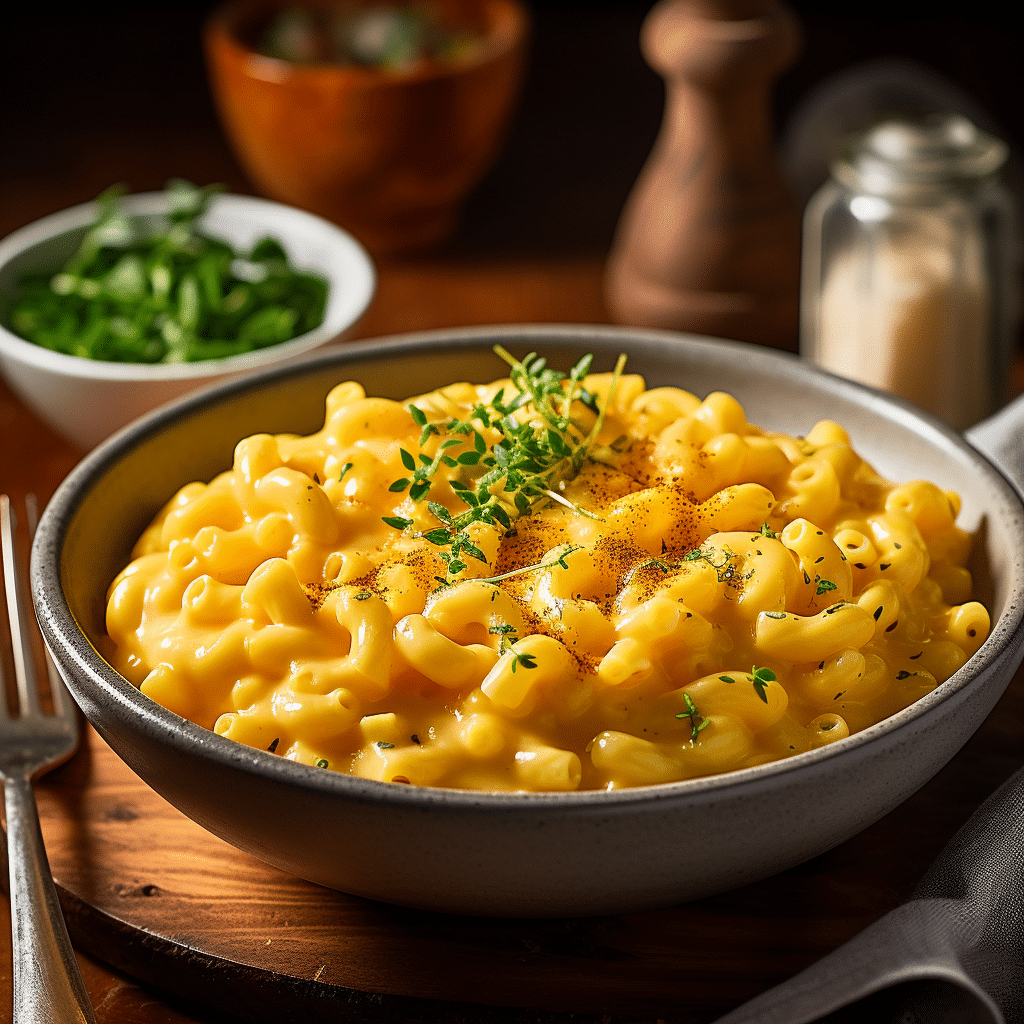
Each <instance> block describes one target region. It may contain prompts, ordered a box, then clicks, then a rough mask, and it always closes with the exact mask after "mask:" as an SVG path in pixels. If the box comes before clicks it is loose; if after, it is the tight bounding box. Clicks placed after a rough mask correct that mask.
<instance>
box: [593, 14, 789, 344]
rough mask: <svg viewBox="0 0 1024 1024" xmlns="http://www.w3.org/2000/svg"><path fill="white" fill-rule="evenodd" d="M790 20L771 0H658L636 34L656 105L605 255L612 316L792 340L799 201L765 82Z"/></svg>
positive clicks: (778, 63) (783, 51) (746, 337)
mask: <svg viewBox="0 0 1024 1024" xmlns="http://www.w3.org/2000/svg"><path fill="white" fill-rule="evenodd" d="M799 40H800V30H799V26H798V23H797V21H796V18H795V17H794V16H793V14H792V13H791V12H790V11H789V10H788V9H787V8H786V7H785V6H784V5H783V4H782V3H781V2H780V0H662V2H661V3H659V4H658V5H657V6H655V7H654V9H653V10H652V11H651V13H650V14H649V15H648V16H647V19H646V20H645V22H644V25H643V29H642V32H641V47H642V49H643V53H644V57H645V58H646V60H647V62H648V63H649V64H650V65H651V67H653V68H654V69H655V70H656V71H657V72H658V73H659V74H660V75H662V76H663V77H664V78H665V85H666V100H665V115H664V121H663V124H662V127H661V133H660V135H659V137H658V140H657V142H656V143H655V146H654V149H653V151H652V152H651V156H650V157H649V159H648V161H647V165H646V166H645V167H644V169H643V171H642V173H641V175H640V177H639V178H638V180H637V182H636V185H635V186H634V188H633V192H632V194H631V196H630V197H629V200H628V202H627V203H626V207H625V209H624V210H623V214H622V218H621V220H620V222H619V227H618V233H617V236H616V240H615V243H614V246H613V248H612V253H611V256H610V258H609V263H608V273H607V282H606V293H607V300H608V306H609V310H610V311H611V313H612V315H613V316H614V317H615V319H617V320H618V321H619V322H621V323H628V324H637V325H641V326H645V327H666V328H674V329H677V330H685V331H693V332H695V333H700V334H710V335H715V336H718V337H724V338H736V339H739V340H742V341H752V342H758V343H761V344H765V345H772V346H774V347H776V348H786V349H790V350H794V351H795V349H796V347H797V324H798V319H799V308H798V307H799V278H800V213H799V211H798V210H797V208H796V206H795V205H794V203H793V201H792V199H791V198H790V196H789V192H788V189H787V187H786V184H785V182H784V181H783V178H782V174H781V172H780V170H779V168H778V166H777V163H776V160H775V156H774V151H773V145H772V138H771V115H770V104H769V93H770V89H771V84H772V81H773V79H774V78H775V77H776V76H777V75H778V74H779V73H780V72H781V71H782V70H783V68H785V67H786V66H787V65H788V64H789V63H790V62H791V61H792V59H793V58H794V57H795V56H796V53H797V50H798V48H799Z"/></svg>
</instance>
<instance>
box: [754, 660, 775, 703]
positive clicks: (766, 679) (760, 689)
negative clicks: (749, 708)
mask: <svg viewBox="0 0 1024 1024" xmlns="http://www.w3.org/2000/svg"><path fill="white" fill-rule="evenodd" d="M776 678H777V677H776V675H775V673H774V672H773V671H772V670H771V669H770V668H752V669H751V670H750V681H751V682H752V683H753V684H754V689H755V690H756V691H757V695H758V697H760V698H761V700H763V701H764V702H765V704H767V703H768V694H767V693H765V686H766V685H767V684H768V683H774V682H775V680H776Z"/></svg>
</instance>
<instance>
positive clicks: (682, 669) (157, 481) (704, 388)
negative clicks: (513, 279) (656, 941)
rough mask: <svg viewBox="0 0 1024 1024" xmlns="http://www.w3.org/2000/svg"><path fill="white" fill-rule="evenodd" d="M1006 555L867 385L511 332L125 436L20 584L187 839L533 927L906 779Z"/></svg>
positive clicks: (822, 824) (854, 805)
mask: <svg viewBox="0 0 1024 1024" xmlns="http://www.w3.org/2000/svg"><path fill="white" fill-rule="evenodd" d="M1013 416H1015V417H1016V418H1017V419H1019V418H1020V412H1019V410H1018V411H1016V412H1014V413H1012V414H1011V418H1012V417H1013ZM1006 429H1008V428H1005V427H1003V426H998V425H997V426H996V427H995V428H993V427H991V425H990V426H988V427H982V428H981V429H979V430H978V432H977V433H976V434H975V435H972V438H973V439H974V440H976V441H982V442H985V443H986V444H988V445H989V446H990V447H994V448H997V447H998V444H999V436H1001V435H1002V434H1005V432H1006ZM1022 538H1024V513H1022V507H1021V502H1020V498H1019V496H1018V493H1017V491H1015V489H1014V487H1013V485H1011V484H1010V483H1009V482H1008V481H1007V480H1006V478H1005V477H1004V476H1003V475H1002V474H1001V473H1000V472H999V471H998V470H997V469H995V468H994V467H993V465H992V464H991V463H990V462H989V461H988V460H987V459H986V458H984V457H983V456H982V455H980V454H979V453H978V451H977V450H976V449H975V448H973V447H972V446H971V444H969V443H968V442H967V441H966V440H964V439H963V438H961V437H960V436H959V435H956V434H954V433H952V432H951V431H949V430H948V429H947V428H946V427H944V426H943V425H941V424H939V423H938V422H936V421H934V420H932V419H929V418H927V417H925V416H924V415H922V414H918V413H917V412H915V411H914V410H913V409H912V408H911V407H909V406H908V405H906V404H904V403H902V402H900V401H898V400H893V399H890V398H888V397H885V396H883V395H881V394H879V393H877V392H874V391H871V390H868V389H865V388H863V387H860V386H858V385H855V384H852V383H849V382H846V381H842V380H839V379H837V378H834V377H832V376H830V375H828V374H825V373H823V372H821V371H817V370H815V369H813V368H811V367H809V366H807V365H805V364H803V363H801V362H799V361H798V360H796V359H795V358H793V357H790V356H787V355H784V354H780V353H775V352H770V351H766V350H761V349H755V348H751V347H747V346H742V345H739V344H737V343H732V342H724V341H718V340H711V339H701V338H695V337H689V336H682V335H678V334H672V333H667V332H650V331H635V330H629V329H621V328H600V327H510V328H496V329H477V330H463V331H446V332H436V333H431V334H425V335H418V336H409V337H405V338H397V339H389V340H385V341H378V342H374V343H363V344H356V345H350V346H348V347H346V348H344V349H342V350H338V351H334V352H330V353H325V354H322V355H318V356H315V357H310V358H307V359H305V360H304V361H303V362H301V363H298V364H295V365H291V366H287V367H280V368H275V369H273V370H268V371H264V372H262V373H259V374H256V375H252V376H249V377H246V378H242V379H238V380H235V381H232V382H228V383H225V384H222V385H218V386H216V387H214V388H210V389H207V390H205V391H204V392H201V393H198V394H196V395H193V396H189V397H187V398H185V399H183V400H181V401H179V402H178V403H176V404H174V405H172V406H169V407H166V408H164V409H162V410H158V411H157V412H155V413H152V414H150V415H149V416H148V417H146V418H144V419H143V420H141V421H139V422H137V423H136V424H135V425H134V426H132V427H131V428H129V429H128V430H127V431H125V432H124V433H122V434H121V435H119V436H118V437H117V438H115V439H113V440H111V441H109V442H107V443H106V444H104V445H102V446H101V447H100V448H98V449H97V450H96V451H95V452H93V453H92V454H91V455H90V456H88V457H87V458H86V459H85V460H84V461H83V463H82V464H81V465H80V466H79V467H78V468H77V469H76V470H75V471H74V472H73V473H72V474H71V475H70V476H69V478H68V479H67V480H66V481H65V483H64V484H63V485H62V486H61V488H60V490H59V491H58V493H57V494H56V496H55V497H54V499H53V501H52V502H51V504H50V506H49V507H48V509H47V510H46V512H45V514H44V516H43V520H42V522H41V524H40V529H39V534H38V538H37V540H36V543H35V547H34V551H33V569H32V572H33V583H34V590H35V595H36V604H37V612H38V615H39V618H40V622H41V626H42V629H43V632H44V635H45V637H46V641H47V644H48V646H49V647H50V649H51V651H52V652H53V654H54V657H55V659H56V661H57V663H58V665H59V667H60V669H61V672H62V674H63V675H64V677H65V678H66V680H67V683H68V685H69V687H70V689H71V691H72V693H73V694H74V695H75V697H76V699H77V700H78V702H79V703H80V705H81V707H82V709H83V711H84V712H85V714H86V716H87V717H88V718H89V720H90V721H91V722H92V723H93V724H94V725H95V726H96V728H97V729H98V730H99V731H100V733H101V734H102V735H103V736H104V738H105V739H106V740H107V741H108V742H109V743H110V744H111V746H112V747H113V748H114V749H115V751H117V753H118V754H119V755H120V756H121V757H122V758H123V759H124V760H125V761H126V762H127V764H128V765H129V766H130V767H131V768H132V769H133V770H134V771H135V772H136V773H137V774H139V775H140V776H141V777H142V778H143V779H144V780H146V781H147V782H148V783H149V784H150V785H151V786H153V788H154V789H156V790H157V791H158V792H160V793H161V794H162V795H163V796H164V797H166V798H167V799H168V800H169V801H170V802H171V803H173V804H174V805H175V806H177V807H179V808H180V809H181V810H182V811H183V812H184V813H186V814H187V815H189V816H190V817H192V818H194V819H195V820H196V821H198V822H199V823H200V824H202V825H203V826H205V827H206V828H208V829H209V830H211V831H212V832H214V833H216V834H217V835H219V836H221V837H222V838H224V839H226V840H228V841H229V842H232V843H234V844H235V845H237V846H239V847H241V848H243V849H245V850H247V851H249V852H251V853H253V854H254V855H256V856H257V857H261V858H262V859H264V860H266V861H268V862H270V863H272V864H275V865H277V866H278V867H281V868H284V869H286V870H288V871H290V872H293V873H295V874H298V875H300V876H302V877H304V878H307V879H310V880H313V881H316V882H320V883H322V884H324V885H328V886H332V887H335V888H338V889H341V890H344V891H347V892H352V893H356V894H359V895H363V896H368V897H372V898H376V899H381V900H386V901H390V902H395V903H400V904H406V905H410V906H417V907H424V908H428V909H435V910H444V911H452V912H459V913H475V914H503V915H525V916H529V915H539V916H557V915H567V914H596V913H609V912H617V911H625V910H633V909H639V908H643V907H654V906H660V905H668V904H671V903H674V902H679V901H682V900H685V899H689V898H693V897H696V896H698V895H707V894H709V893H712V892H715V891H720V890H722V889H725V888H729V887H732V886H736V885H740V884H743V883H746V882H749V881H752V880H754V879H756V878H760V877H764V876H766V875H768V874H772V873H775V872H777V871H780V870H782V869H784V868H786V867H789V866H792V865H793V864H796V863H799V862H800V861H802V860H805V859H807V858H809V857H812V856H814V855H816V854H818V853H821V852H822V851H824V850H826V849H828V848H830V847H832V846H834V845H836V844H837V843H840V842H842V841H843V840H844V839H846V838H848V837H850V836H851V835H853V834H855V833H856V832H858V831H859V830H861V829H863V828H864V827H866V826H867V825H868V824H870V823H871V822H873V821H875V820H877V819H878V818H879V817H881V816H882V815H883V814H885V813H886V812H887V811H889V810H891V809H892V808H893V807H895V806H896V805H897V804H899V803H900V802H901V801H902V800H903V799H905V798H906V797H908V796H909V795H910V794H911V793H913V792H914V791H915V790H916V789H918V788H919V787H920V786H921V785H923V784H924V783H925V782H926V781H927V780H928V779H929V778H930V777H931V776H932V775H934V774H935V773H936V772H937V771H938V770H939V769H940V768H941V767H942V766H943V765H944V764H945V763H946V762H947V761H948V760H949V759H950V758H951V757H952V756H953V755H954V754H955V753H956V751H957V750H958V749H959V747H960V746H961V745H962V744H963V743H964V742H965V741H966V740H967V738H968V737H969V736H970V735H971V734H972V733H973V732H974V730H975V729H976V728H977V727H978V725H980V723H981V722H982V721H983V720H984V718H985V716H986V715H987V714H988V712H989V711H990V710H991V708H992V707H993V705H994V704H995V702H996V700H997V699H998V697H999V696H1000V694H1001V693H1002V691H1003V689H1004V688H1005V686H1006V684H1007V683H1008V681H1009V678H1010V676H1011V675H1012V673H1013V671H1014V669H1015V668H1016V666H1017V664H1019V662H1020V659H1021V640H1022V624H1021V618H1022V608H1024V600H1022V598H1024V594H1022V590H1024V556H1022V550H1024V545H1022V543H1021V540H1022Z"/></svg>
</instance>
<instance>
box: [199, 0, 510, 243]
mask: <svg viewBox="0 0 1024 1024" xmlns="http://www.w3.org/2000/svg"><path fill="white" fill-rule="evenodd" d="M337 2H340V0H337ZM432 3H433V4H434V6H435V7H436V8H437V9H438V11H439V13H440V15H441V16H442V17H443V18H444V19H445V20H446V21H450V23H451V24H458V25H466V26H469V27H471V28H472V29H474V30H475V31H476V32H477V33H479V36H480V42H479V43H478V44H477V45H476V46H475V47H474V49H473V50H472V52H471V53H470V54H469V55H468V56H467V57H466V58H465V59H462V60H459V61H457V62H454V63H445V64H442V63H439V62H433V63H430V64H427V65H425V66H422V67H417V69H415V70H412V71H409V72H388V71H382V70H377V69H375V68H366V67H353V66H341V65H332V64H319V65H301V64H293V63H289V62H288V61H284V60H278V59H276V58H272V57H266V56H263V55H262V54H260V53H258V52H257V51H256V50H255V48H254V47H255V41H256V40H258V39H259V37H260V34H261V31H262V30H263V28H265V27H266V25H267V24H268V23H269V21H270V19H271V18H272V17H273V15H274V14H275V13H276V12H277V11H279V10H281V9H282V8H285V7H294V6H295V4H294V3H290V2H289V0H237V2H234V3H229V4H228V5H227V6H225V7H223V8H221V9H220V10H218V11H217V12H216V13H214V14H213V16H212V17H211V18H210V20H209V21H208V23H207V25H206V30H205V46H206V57H207V64H208V68H209V74H210V81H211V84H212V87H213V93H214V97H215V99H216V102H217V106H218V108H219V110H220V114H221V119H222V121H223V123H224V127H225V129H226V131H227V134H228V137H229V138H230V140H231V142H232V144H233V146H234V148H235V152H236V154H237V156H238V159H239V160H240V161H241V163H242V166H243V167H244V168H245V170H246V173H247V174H248V175H249V177H250V178H251V179H252V181H253V182H254V183H255V185H256V186H257V187H258V188H259V190H260V191H261V192H263V193H264V194H265V195H267V196H269V197H271V198H273V199H278V200H282V201H284V202H287V203H292V204H293V205H295V206H300V207H302V208H303V209H306V210H310V211H311V212H313V213H317V214H319V215H320V216H322V217H326V218H328V219H329V220H333V221H334V222H335V223H337V224H340V225H342V226H343V227H344V228H346V229H347V230H349V231H351V232H352V233H353V234H354V235H355V236H356V237H357V238H358V239H359V240H360V241H361V242H362V243H363V244H364V245H365V246H366V247H367V248H368V249H370V250H371V252H374V253H386V252H395V251H400V250H409V249H416V248H421V247H425V246H429V245H432V244H434V243H437V242H439V241H441V240H442V239H443V238H445V237H446V236H447V235H448V234H449V233H450V232H451V230H452V229H453V227H454V225H455V223H456V218H457V213H458V208H459V204H460V203H461V201H462V200H463V198H464V197H465V195H466V194H467V192H469V190H470V189H471V188H472V187H473V186H474V185H475V184H476V183H477V181H479V179H480V178H481V176H482V175H483V174H484V172H485V171H486V170H487V169H488V167H489V166H490V165H491V163H492V161H493V160H494V158H495V156H496V155H497V152H498V149H499V146H500V144H501V142H502V140H503V137H504V134H505V129H506V126H507V124H508V121H509V118H510V115H511V113H512V109H513V105H514V102H515V99H516V95H517V93H518V89H519V83H520V80H521V78H522V73H523V68H524V63H525V61H524V58H525V51H526V38H527V29H528V17H527V14H526V12H525V10H524V8H523V7H522V6H521V5H520V4H519V3H518V2H517V0H432ZM320 6H321V7H322V6H323V2H321V4H320Z"/></svg>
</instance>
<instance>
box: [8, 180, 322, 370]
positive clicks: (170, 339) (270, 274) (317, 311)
mask: <svg viewBox="0 0 1024 1024" xmlns="http://www.w3.org/2000/svg"><path fill="white" fill-rule="evenodd" d="M216 191H217V189H216V187H215V186H208V187H206V188H197V187H196V186H195V185H192V184H190V183H189V182H187V181H179V180H175V181H171V182H169V183H168V185H167V189H166V192H165V195H166V199H167V210H168V212H167V214H166V215H165V216H164V217H161V218H154V217H146V218H141V217H136V216H132V215H131V214H129V213H128V212H127V211H126V210H125V208H124V204H123V203H122V202H121V197H122V194H123V190H122V189H116V188H115V189H108V190H107V191H106V192H105V193H104V194H103V195H101V196H100V197H99V199H98V200H97V202H98V206H99V216H98V218H97V220H96V221H95V222H94V223H93V225H92V226H91V227H90V228H89V229H88V231H87V232H86V234H85V237H84V238H83V240H82V242H81V244H80V245H79V247H78V250H77V251H76V252H75V253H74V255H72V256H71V258H70V259H69V260H68V261H67V262H66V263H65V264H64V266H63V267H62V268H61V269H60V270H59V271H57V272H56V273H50V274H32V275H28V276H26V277H23V278H22V279H21V281H20V282H19V285H20V294H19V296H18V298H17V299H16V300H15V302H14V304H13V306H12V307H11V309H10V312H9V313H8V315H7V318H6V323H7V324H8V326H9V327H10V329H11V330H12V331H14V333H15V334H18V335H20V336H21V337H22V338H25V339H26V340H28V341H31V342H34V343H35V344H37V345H40V346H42V347H43V348H48V349H51V350H52V351H54V352H61V353H64V354H65V355H71V356H80V357H84V358H87V359H98V360H105V361H108V362H120V363H192V362H199V361H202V360H205V359H223V358H225V357H227V356H234V355H239V354H241V353H244V352H252V351H255V350H256V349H261V348H266V347H268V346H270V345H278V344H280V343H282V342H285V341H288V340H290V339H291V338H294V337H296V336H298V335H300V334H305V333H306V332H307V331H311V330H313V329H314V328H315V327H318V326H319V325H320V324H321V323H322V322H323V317H324V308H325V306H326V302H327V282H326V281H325V280H324V279H323V278H321V277H319V276H317V275H314V274H307V273H300V272H298V271H296V270H294V269H293V268H292V267H291V266H290V265H289V264H288V259H287V256H286V254H285V252H284V250H283V249H282V248H281V245H280V243H279V242H277V241H276V240H275V239H273V238H263V239H261V240H260V241H258V242H256V244H255V245H254V246H252V248H250V249H249V250H248V251H247V252H236V251H235V249H233V248H232V247H231V246H230V245H229V244H228V243H227V242H224V241H221V240H219V239H215V238H212V237H210V236H209V235H207V234H205V233H204V232H203V231H202V230H201V229H200V227H199V222H200V220H201V219H202V217H203V215H204V214H205V213H206V210H207V207H208V205H209V203H210V200H211V199H212V198H213V195H214V194H215V192H216Z"/></svg>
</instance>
